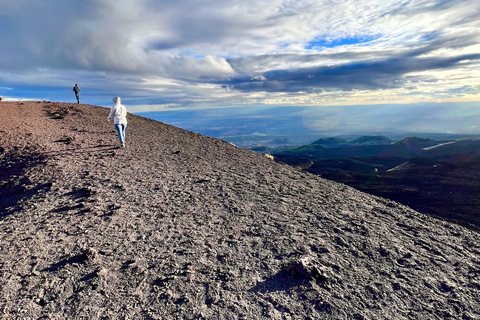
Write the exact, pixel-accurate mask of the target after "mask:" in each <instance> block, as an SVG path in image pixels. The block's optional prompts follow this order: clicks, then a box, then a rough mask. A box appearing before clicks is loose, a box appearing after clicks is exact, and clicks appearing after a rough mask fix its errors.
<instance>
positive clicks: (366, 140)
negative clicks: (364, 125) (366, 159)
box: [350, 136, 392, 145]
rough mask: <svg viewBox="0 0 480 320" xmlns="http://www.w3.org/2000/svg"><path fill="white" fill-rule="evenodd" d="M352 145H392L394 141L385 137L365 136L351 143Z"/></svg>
mask: <svg viewBox="0 0 480 320" xmlns="http://www.w3.org/2000/svg"><path fill="white" fill-rule="evenodd" d="M350 143H351V144H363V145H372V144H380V145H383V144H391V143H392V139H390V138H387V137H384V136H363V137H360V138H357V139H355V140H352V141H350Z"/></svg>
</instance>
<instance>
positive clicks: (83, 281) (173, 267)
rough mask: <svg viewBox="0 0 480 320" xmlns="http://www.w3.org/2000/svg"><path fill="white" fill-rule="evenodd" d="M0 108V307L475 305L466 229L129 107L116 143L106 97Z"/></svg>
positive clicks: (461, 313) (440, 314) (376, 312)
mask: <svg viewBox="0 0 480 320" xmlns="http://www.w3.org/2000/svg"><path fill="white" fill-rule="evenodd" d="M0 115H1V118H2V124H1V127H0V131H1V132H0V133H1V135H0V147H1V148H2V149H1V153H0V168H1V169H2V174H1V176H0V177H1V183H2V184H1V186H0V195H1V197H0V199H1V202H0V208H2V211H3V212H2V213H1V214H0V257H1V261H2V264H1V265H0V288H1V291H0V310H1V311H2V313H3V314H4V315H5V316H6V317H7V318H8V317H13V318H14V317H18V316H22V317H32V318H40V317H46V316H51V317H54V318H69V319H80V318H89V319H123V318H137V319H162V318H172V319H176V318H177V319H181V318H183V319H188V318H191V319H212V318H213V319H242V318H243V319H262V318H265V319H286V318H293V319H307V318H313V319H331V318H335V319H352V318H354V319H383V318H396V319H414V318H420V317H428V318H448V317H452V318H462V317H463V318H464V319H474V318H475V317H478V316H479V315H480V313H479V310H478V306H477V304H476V301H477V300H478V296H479V292H480V283H479V281H478V270H479V264H480V259H479V255H480V245H479V244H478V240H477V239H478V233H476V232H474V231H472V230H468V229H465V228H463V227H461V226H458V225H455V224H452V223H449V222H445V221H439V220H436V219H433V218H431V217H428V216H425V215H422V214H420V213H418V212H416V211H413V210H412V209H410V208H408V207H405V206H402V205H400V204H398V203H396V202H393V201H389V200H386V199H383V198H379V197H375V196H371V195H368V194H366V193H362V192H359V191H357V190H355V189H353V188H350V187H348V186H346V185H342V184H338V183H335V182H332V181H328V180H324V179H322V178H320V177H316V176H314V175H311V174H308V173H305V172H301V171H299V170H296V169H294V168H291V167H289V166H287V165H284V164H279V163H276V162H274V161H272V160H270V159H268V158H266V157H265V156H263V155H259V154H255V153H254V152H252V151H248V150H244V149H240V148H237V147H235V146H233V145H231V144H229V143H226V142H224V141H221V140H217V139H213V138H209V137H205V136H202V135H200V134H196V133H193V132H188V131H185V130H181V129H178V128H175V127H172V126H169V125H166V124H164V123H161V122H157V121H154V120H149V119H145V118H141V117H138V116H134V115H130V114H129V116H128V120H129V124H128V127H127V147H126V149H117V148H116V146H118V140H117V137H116V133H115V130H114V129H113V126H112V125H111V123H106V117H107V115H108V109H105V108H100V107H95V106H88V105H74V104H68V103H58V102H53V103H52V102H16V103H15V102H9V103H3V102H2V103H1V104H0ZM476 270H477V271H476Z"/></svg>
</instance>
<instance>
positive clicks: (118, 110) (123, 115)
mask: <svg viewBox="0 0 480 320" xmlns="http://www.w3.org/2000/svg"><path fill="white" fill-rule="evenodd" d="M113 102H114V103H115V105H114V106H112V108H111V109H110V114H109V115H108V118H107V121H110V119H111V118H112V117H113V120H114V124H115V129H117V132H118V139H119V140H120V143H121V146H120V148H125V129H126V128H127V108H125V106H124V105H123V104H121V103H120V102H121V100H120V97H115V98H113Z"/></svg>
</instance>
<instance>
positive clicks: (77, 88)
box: [73, 83, 80, 103]
mask: <svg viewBox="0 0 480 320" xmlns="http://www.w3.org/2000/svg"><path fill="white" fill-rule="evenodd" d="M73 92H75V98H77V103H80V88H79V87H78V85H77V84H76V83H75V87H73Z"/></svg>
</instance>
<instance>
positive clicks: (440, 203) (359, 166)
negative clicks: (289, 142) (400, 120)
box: [272, 137, 480, 229]
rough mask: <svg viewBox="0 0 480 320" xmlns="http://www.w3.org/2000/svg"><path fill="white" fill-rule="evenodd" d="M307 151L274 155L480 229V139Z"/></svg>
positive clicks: (404, 141)
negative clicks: (307, 164) (307, 163)
mask: <svg viewBox="0 0 480 320" xmlns="http://www.w3.org/2000/svg"><path fill="white" fill-rule="evenodd" d="M362 140H363V139H362ZM308 147H309V145H307V146H305V148H303V147H299V148H294V149H290V150H287V151H284V152H277V153H274V155H275V156H276V158H277V159H278V160H279V161H283V162H285V163H287V164H290V165H293V166H297V164H296V162H298V161H296V160H295V159H297V158H298V159H302V161H305V160H311V161H312V162H313V164H311V165H309V166H308V168H305V167H304V166H302V168H303V169H304V170H307V171H309V172H311V173H314V174H317V175H320V176H322V177H324V178H327V179H331V180H334V181H337V182H342V183H346V184H348V185H350V186H353V187H355V188H357V189H359V190H362V191H365V192H369V193H372V194H375V195H378V196H382V197H387V198H389V199H392V200H395V201H399V202H401V203H403V204H406V205H409V206H411V207H412V208H415V209H416V210H419V211H420V212H424V213H429V214H433V215H436V216H441V217H444V218H448V219H452V220H455V221H457V222H459V223H464V224H469V225H473V226H474V228H479V229H480V217H479V216H478V214H477V213H478V212H479V211H480V161H479V157H480V139H478V138H476V139H475V138H470V139H460V140H453V141H436V140H434V139H429V138H419V137H407V138H404V139H402V140H400V141H398V142H396V143H394V144H386V145H368V144H367V145H362V146H342V147H338V148H331V149H326V148H325V149H320V150H312V149H309V148H308ZM272 152H273V151H272ZM298 167H300V166H298Z"/></svg>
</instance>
